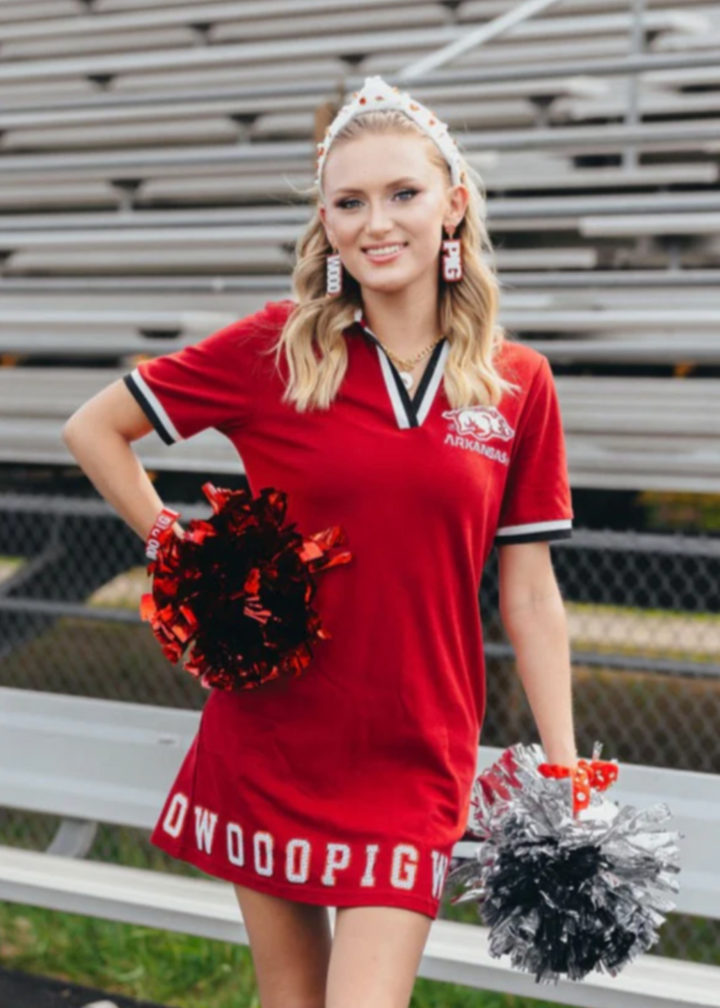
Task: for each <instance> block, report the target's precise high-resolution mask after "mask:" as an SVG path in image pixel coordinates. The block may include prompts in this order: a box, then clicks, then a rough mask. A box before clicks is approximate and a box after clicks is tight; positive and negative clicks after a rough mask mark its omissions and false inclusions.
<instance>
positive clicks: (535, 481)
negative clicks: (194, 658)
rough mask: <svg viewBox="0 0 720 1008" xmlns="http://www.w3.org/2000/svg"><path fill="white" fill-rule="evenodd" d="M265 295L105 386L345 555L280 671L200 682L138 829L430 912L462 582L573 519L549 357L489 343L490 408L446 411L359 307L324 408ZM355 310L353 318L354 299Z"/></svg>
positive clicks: (179, 848)
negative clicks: (305, 661)
mask: <svg viewBox="0 0 720 1008" xmlns="http://www.w3.org/2000/svg"><path fill="white" fill-rule="evenodd" d="M292 307H293V302H291V301H280V302H274V303H273V302H271V303H268V304H267V305H266V306H265V308H264V309H262V310H261V311H259V312H257V313H256V314H254V315H252V316H249V317H248V318H245V319H241V320H239V321H237V322H234V323H232V324H231V325H229V326H227V327H226V328H224V329H221V330H219V331H218V332H215V333H213V334H212V335H210V336H208V337H207V338H206V339H204V340H202V341H200V342H199V343H197V344H195V345H194V346H189V347H187V348H185V349H182V350H180V351H178V352H176V353H171V354H168V355H166V356H164V357H159V358H157V359H155V360H151V361H145V362H143V363H141V364H139V366H138V367H137V368H136V369H135V370H134V371H132V373H128V374H127V375H126V376H125V379H124V380H125V382H126V384H127V386H128V388H129V389H130V391H131V392H132V394H133V395H134V396H135V398H136V399H137V401H138V402H139V403H140V405H141V406H142V408H143V409H144V411H145V412H146V414H147V416H148V417H149V418H150V419H151V420H152V422H153V425H154V427H155V429H156V430H157V432H158V434H159V435H160V437H161V438H162V439H163V441H165V443H166V444H173V443H175V442H177V441H180V440H183V439H186V438H189V437H191V436H192V435H194V434H196V433H197V432H199V431H201V430H203V429H205V428H209V427H213V428H216V429H217V430H219V431H221V432H222V433H223V434H225V435H226V436H227V437H228V438H229V439H230V440H231V441H232V443H233V445H234V446H235V447H236V449H237V451H238V453H239V455H240V456H241V458H242V462H243V464H244V467H245V471H246V475H247V478H248V481H249V484H250V489H251V490H252V492H253V494H257V493H258V492H259V491H260V490H261V489H262V488H263V487H266V486H272V487H275V488H277V489H280V490H283V491H285V492H286V493H287V494H288V512H287V519H288V521H295V522H297V527H298V529H299V530H300V531H301V532H303V533H312V532H316V531H320V530H321V529H324V528H327V527H328V526H330V525H337V524H339V525H342V526H343V527H344V529H345V531H346V533H347V537H348V547H349V548H350V549H351V550H352V553H353V559H352V561H351V562H350V563H348V564H344V565H340V566H339V567H336V568H333V569H331V570H328V571H326V572H324V573H322V574H319V575H318V576H317V582H316V583H317V594H316V596H315V600H314V606H315V608H316V609H317V611H318V612H319V614H320V616H321V618H322V620H323V624H324V625H325V626H326V627H327V629H328V630H329V632H330V633H331V634H332V639H331V640H326V641H319V642H318V643H317V644H316V646H315V649H314V656H313V658H312V661H311V663H310V665H309V666H308V668H307V669H306V670H305V672H304V673H303V674H302V675H301V676H299V677H298V678H297V679H291V680H273V681H271V682H268V683H265V684H264V685H262V686H260V687H259V688H257V689H253V690H243V691H240V692H235V693H229V692H224V691H221V690H212V691H210V693H209V695H208V697H207V701H206V703H205V706H204V709H203V713H202V717H201V723H200V728H199V731H198V734H197V736H196V738H195V739H194V741H193V744H192V746H191V747H190V749H189V751H188V753H187V755H186V757H185V760H184V762H183V764H182V767H181V769H180V771H179V773H178V775H177V779H176V781H175V783H174V785H173V787H172V789H171V791H170V793H169V794H168V797H167V800H166V802H165V805H164V807H163V809H162V813H161V815H160V817H159V819H158V822H157V825H156V826H155V829H154V830H153V833H152V836H151V841H152V843H154V844H155V845H156V846H157V847H159V848H162V849H163V850H165V851H167V852H168V853H169V854H171V855H172V856H173V857H176V858H180V859H182V860H184V861H187V862H190V863H192V864H194V865H196V866H197V867H198V868H200V869H202V870H203V871H204V872H206V873H207V874H209V875H213V876H216V877H218V878H221V879H226V880H228V881H230V882H236V883H238V884H240V885H244V886H249V887H250V888H252V889H257V890H261V891H263V892H268V893H272V894H274V895H276V896H281V897H285V898H289V899H294V900H297V901H301V902H307V903H318V904H325V905H330V906H336V907H337V906H360V905H385V906H398V907H405V908H407V909H410V910H415V911H419V912H421V913H424V914H426V915H428V916H430V917H431V918H434V917H436V916H437V913H438V910H439V902H440V898H441V895H442V890H443V884H444V881H445V877H446V873H447V870H448V868H449V863H450V857H451V852H452V849H453V845H454V844H455V843H456V841H457V840H459V839H460V837H461V836H462V835H463V833H464V831H465V827H466V822H467V814H468V808H469V800H470V792H471V787H472V783H473V780H474V777H475V769H476V759H477V746H478V742H479V733H480V728H481V725H482V721H483V716H484V711H485V682H484V675H485V667H484V657H483V646H482V628H481V621H480V612H479V606H478V593H479V587H480V579H481V574H482V570H483V566H484V564H485V561H486V560H487V557H488V555H489V553H490V550H491V549H492V547H493V545H494V544H498V545H502V544H504V543H518V542H528V541H532V540H537V539H546V540H551V539H561V538H566V537H568V536H570V535H571V527H572V518H573V511H572V507H571V496H570V489H569V485H568V476H567V468H566V457H565V445H564V438H563V431H562V426H561V417H560V411H559V405H558V400H557V395H556V390H555V386H554V383H553V379H552V373H551V370H550V367H549V364H548V361H547V358H545V357H544V356H542V355H541V354H540V353H538V352H537V351H535V350H533V349H532V348H530V347H528V346H524V345H522V344H518V343H513V342H508V343H506V345H505V346H504V348H503V349H502V350H501V351H500V353H499V354H498V357H497V362H496V366H497V367H498V369H499V370H500V372H501V373H502V374H503V375H504V376H505V377H508V378H509V379H510V380H511V381H514V382H516V383H517V384H518V385H519V386H520V391H519V393H518V394H517V395H516V396H511V395H508V394H505V395H504V396H503V399H502V401H501V403H500V404H499V406H498V407H497V408H495V407H483V406H477V407H471V408H464V409H452V408H451V406H450V405H449V403H448V401H447V399H446V397H445V393H444V389H443V385H442V376H443V369H444V366H445V361H446V360H447V356H448V352H449V343H448V341H447V340H443V341H441V342H440V343H439V344H438V345H437V346H436V347H435V349H434V351H433V353H432V357H431V358H430V360H429V363H428V366H427V367H426V370H425V372H424V374H423V376H422V379H421V382H420V385H419V387H418V389H417V391H416V393H415V395H414V396H413V398H412V400H411V399H410V397H409V395H408V393H407V390H406V389H405V386H404V385H403V383H402V380H401V379H400V376H399V374H398V373H397V371H396V370H395V368H394V366H393V365H392V364H391V362H390V359H389V358H388V357H387V355H386V354H385V351H384V350H383V349H382V348H381V346H380V344H379V342H378V341H377V339H376V338H375V336H374V335H373V334H372V333H371V332H370V331H369V330H368V329H367V328H366V327H365V326H364V323H363V321H362V319H361V318H358V320H357V321H356V322H355V324H353V325H352V326H351V327H350V328H348V329H347V330H346V331H345V339H346V344H347V349H348V354H349V363H348V370H347V373H346V375H345V377H344V379H343V382H342V385H341V387H340V391H339V394H338V396H337V398H336V399H335V401H334V402H333V404H332V405H331V407H330V408H329V410H315V411H312V412H306V413H298V412H297V411H296V410H295V407H294V406H293V405H292V404H288V403H283V402H282V401H281V396H282V392H283V388H284V381H283V380H284V376H285V374H286V372H285V364H284V361H283V362H282V365H281V373H280V374H278V372H277V371H276V369H275V364H274V358H273V356H272V354H270V355H265V354H263V353H261V351H262V350H263V348H266V347H269V346H270V344H271V343H273V342H274V340H275V338H276V336H277V334H278V333H279V331H280V330H281V327H282V325H283V323H284V321H285V319H286V318H287V316H288V314H289V312H290V311H291V310H292ZM358 316H359V313H358Z"/></svg>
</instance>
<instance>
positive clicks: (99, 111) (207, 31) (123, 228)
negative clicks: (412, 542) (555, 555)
mask: <svg viewBox="0 0 720 1008" xmlns="http://www.w3.org/2000/svg"><path fill="white" fill-rule="evenodd" d="M513 6H514V4H513V2H512V0H464V2H461V3H458V4H452V5H450V4H442V3H434V2H421V3H419V4H414V3H412V2H411V0H396V2H387V0H369V2H368V3H367V4H365V5H364V6H363V10H362V11H359V10H356V9H355V8H353V7H352V6H351V5H350V4H349V3H347V2H346V0H297V2H295V0H293V2H289V0H264V2H263V3H259V2H257V0H252V2H243V3H240V2H236V3H231V2H228V3H214V4H213V3H203V2H201V0H197V2H192V3H180V2H177V0H172V2H171V0H168V2H152V3H141V2H139V0H96V2H95V3H94V4H93V5H92V8H88V6H87V5H86V4H84V3H81V2H80V0H77V2H70V0H64V2H63V3H57V4H48V3H45V2H40V0H27V2H26V3H25V4H23V5H22V7H21V6H19V4H18V3H16V2H5V3H0V25H1V26H2V32H3V35H2V37H3V52H4V54H5V56H6V59H5V60H4V61H3V63H2V64H0V109H1V111H0V131H1V132H0V248H2V250H3V255H2V259H1V260H0V270H1V272H0V360H1V361H2V363H3V364H4V367H2V368H0V389H1V390H2V395H3V397H4V401H3V405H2V406H0V434H2V437H1V438H0V441H1V442H2V449H1V451H2V453H3V454H2V458H0V462H3V461H4V462H14V461H22V460H23V458H25V460H26V461H28V462H30V461H42V462H43V464H48V463H49V464H58V465H59V464H63V465H65V464H66V463H67V456H66V452H65V447H64V445H62V444H60V443H59V441H57V442H56V443H53V438H56V439H57V438H58V433H59V425H60V424H61V422H62V419H63V416H65V417H66V416H67V415H69V413H70V412H72V410H73V409H74V408H75V405H79V402H80V401H82V397H83V395H84V394H85V392H86V391H87V390H88V389H94V390H97V389H98V388H99V387H101V385H102V383H103V381H109V380H112V379H113V377H115V376H117V375H118V374H121V373H123V371H124V370H127V368H128V367H129V366H130V365H131V364H132V362H133V360H134V359H136V357H137V355H143V354H155V353H162V352H167V351H168V350H170V349H172V348H175V347H177V346H180V345H183V343H185V342H188V341H194V340H196V339H199V338H201V337H202V336H203V335H205V334H207V333H208V332H210V331H212V330H213V329H214V328H218V327H219V326H220V325H221V324H223V322H221V321H220V320H221V319H222V320H223V321H224V320H228V321H229V320H230V319H231V318H233V317H238V316H239V315H242V314H245V313H247V312H248V311H250V310H251V309H252V308H254V307H257V306H258V305H259V304H262V303H264V301H265V300H267V299H268V298H269V297H274V296H277V297H281V296H286V295H287V294H288V293H290V291H289V273H290V270H291V268H292V262H293V249H294V245H295V241H296V239H297V237H298V235H299V233H300V229H301V228H302V226H303V223H304V221H305V220H307V216H308V213H309V209H308V207H307V205H306V203H305V199H304V197H303V194H302V191H303V189H304V188H306V187H307V186H308V185H309V183H310V182H311V178H312V172H311V163H312V153H313V145H314V142H315V140H314V135H313V134H314V131H315V116H316V113H317V110H318V107H319V106H320V105H322V104H323V103H328V102H330V103H335V104H337V102H338V101H339V100H340V99H341V97H342V95H343V94H344V93H347V92H348V91H350V90H351V89H352V88H354V87H356V86H357V84H358V83H360V82H361V80H362V78H363V77H364V76H365V75H366V74H368V73H373V72H382V73H384V74H386V75H388V76H389V77H390V79H392V75H393V74H396V73H398V72H399V71H400V70H401V69H402V68H403V67H406V66H407V65H408V64H410V63H412V62H414V61H415V60H416V59H418V58H419V57H421V56H424V55H427V54H428V53H431V52H433V51H435V50H437V49H438V47H441V46H442V45H444V44H445V43H447V42H451V41H453V40H456V39H458V38H460V37H462V36H463V34H464V33H467V32H468V31H471V30H474V29H475V28H476V27H477V26H479V25H483V24H486V23H488V22H489V20H490V19H492V18H494V17H498V16H500V15H502V14H505V13H507V12H508V11H510V10H511V9H512V8H513ZM718 23H719V18H718V5H717V4H715V3H711V2H694V3H691V4H685V3H682V4H680V3H672V2H669V0H656V2H652V0H648V3H647V5H646V9H645V11H644V13H643V15H642V23H641V24H640V26H639V32H638V33H636V36H633V31H632V28H633V21H632V17H631V11H630V7H629V5H628V4H627V3H625V2H624V0H583V2H579V0H567V2H565V3H562V4H556V5H555V6H554V7H551V8H550V10H549V11H548V12H547V14H546V15H545V16H541V17H536V18H533V19H530V20H527V21H525V22H524V23H521V24H518V25H517V26H516V27H515V28H514V29H512V30H510V31H508V32H506V33H505V34H504V35H502V36H500V37H499V38H497V39H494V40H493V41H492V42H490V43H488V44H486V45H484V46H482V47H481V48H479V49H470V50H469V51H467V52H465V53H463V54H461V55H460V56H458V57H457V58H456V59H454V60H453V61H452V63H451V64H449V65H448V66H446V67H444V68H442V69H440V70H439V71H434V72H431V73H428V74H426V75H425V76H423V77H420V78H419V79H418V80H417V81H412V82H408V83H409V84H411V85H412V90H414V91H415V93H417V95H418V97H419V98H420V99H421V100H423V101H425V102H426V103H428V104H429V105H430V106H431V107H433V108H435V109H436V110H437V112H438V114H439V115H441V116H442V117H443V118H445V119H447V120H448V122H449V123H450V124H451V126H452V127H453V128H454V130H455V131H456V133H457V135H458V137H459V138H460V140H461V142H462V144H463V146H464V148H465V150H466V151H467V153H468V158H469V160H470V161H471V163H473V165H474V166H475V167H476V168H477V169H478V170H479V171H480V173H481V175H482V177H483V181H484V184H485V187H486V190H487V220H488V227H489V229H490V233H491V237H492V238H493V242H494V245H495V254H494V260H493V261H494V263H495V265H496V266H497V268H498V270H499V272H500V277H501V282H502V285H503V289H504V298H503V313H502V316H501V321H502V323H503V324H504V325H505V326H506V327H507V328H508V330H509V331H510V333H511V335H513V336H515V337H516V338H520V339H524V340H527V341H528V342H532V343H533V345H535V346H536V347H537V348H538V349H539V350H541V352H543V353H545V354H546V355H547V356H548V357H549V358H550V360H551V362H552V363H553V365H556V366H557V367H558V368H560V369H561V370H562V369H563V368H570V369H571V370H572V369H573V368H575V369H576V370H577V369H590V373H589V374H588V373H587V372H586V371H584V370H583V371H582V373H578V374H572V373H569V374H567V375H563V374H560V375H559V376H558V384H559V387H561V394H562V397H563V405H564V408H565V409H566V410H567V414H568V415H567V423H568V437H569V445H570V465H571V480H572V482H573V484H574V485H576V486H581V485H582V486H594V485H596V486H602V487H616V488H620V487H625V486H627V485H629V481H630V482H631V483H633V485H637V487H638V488H644V487H648V488H649V487H659V486H661V485H662V486H665V485H671V484H673V481H675V483H676V484H677V486H678V488H681V487H682V488H686V489H687V488H689V487H691V486H692V487H697V488H699V487H700V485H701V484H702V476H701V471H700V468H699V467H696V468H693V466H694V464H695V463H694V461H693V460H696V459H699V458H702V459H703V460H705V462H704V463H703V464H706V462H707V458H710V461H712V447H711V446H710V447H709V446H708V444H707V440H706V438H705V434H704V429H703V427H702V424H701V422H700V418H699V417H698V420H697V423H694V421H692V420H691V421H689V423H688V426H687V429H685V428H683V430H682V433H677V425H674V424H673V422H671V419H670V418H667V422H666V420H664V419H661V414H662V410H660V409H659V408H658V409H656V408H655V407H654V406H652V404H653V403H654V402H655V401H656V400H655V398H653V397H657V401H658V402H659V401H661V399H662V396H664V395H666V394H667V395H670V396H675V397H676V398H677V403H676V408H677V409H678V410H684V409H685V408H686V405H688V404H689V405H692V402H693V401H694V396H697V393H698V392H699V390H700V384H699V382H700V381H705V380H707V381H709V382H710V383H711V384H710V385H709V386H708V389H709V391H708V392H707V393H703V397H700V398H701V400H702V402H703V404H704V410H705V415H706V416H707V415H709V416H710V417H711V418H712V417H713V410H714V408H715V407H714V401H713V397H712V394H711V392H712V388H713V386H712V382H713V381H714V380H715V379H713V378H707V379H705V378H703V379H699V378H697V377H695V376H693V375H692V374H690V375H689V376H687V377H685V378H682V379H681V378H680V377H679V376H678V377H676V378H674V377H673V376H672V374H673V369H675V368H677V367H678V366H682V368H683V369H684V370H683V374H687V368H688V366H690V367H692V366H703V367H705V366H709V367H713V366H716V365H717V364H718V356H719V353H718V346H720V342H719V341H718V334H717V331H716V322H715V319H716V318H717V308H718V301H720V298H718V297H717V295H716V293H715V290H716V288H715V289H713V285H712V282H711V278H712V277H713V276H714V275H715V274H717V271H718V270H719V269H720V261H719V260H720V243H719V242H718V240H717V237H716V236H717V233H718V223H720V186H719V184H718V172H719V171H720V167H719V163H718V159H717V150H718V144H719V141H718V138H719V137H720V100H718V95H720V78H718V71H717V66H718V64H719V63H720V58H719V56H720V54H719V53H718V52H717V51H716V48H717V47H715V48H714V43H713V42H712V39H713V38H714V34H713V33H714V32H715V31H716V30H717V27H718ZM637 37H639V38H640V39H641V42H642V51H638V48H637ZM634 39H635V40H634ZM708 39H709V40H710V42H709V43H708ZM628 71H636V72H637V78H636V79H637V102H636V108H635V114H634V115H632V116H631V115H629V114H626V112H627V101H626V96H627V93H628V92H627V88H628V77H627V74H628ZM713 82H716V84H717V87H715V89H713ZM694 84H697V86H698V90H693V86H694ZM661 275H662V276H663V279H662V281H661V282H660V281H659V277H660V276H661ZM613 276H616V277H617V280H616V282H613V279H612V278H613ZM602 278H604V279H602ZM599 291H600V292H601V293H600V294H599V293H598V292H599ZM660 291H666V292H667V299H666V298H665V296H664V295H663V294H661V293H659V292H660ZM629 292H631V294H630V293H629ZM623 293H624V294H625V297H624V298H623V296H622V295H623ZM608 365H614V366H616V367H622V366H627V365H630V366H631V369H634V371H633V370H631V372H630V373H628V374H626V375H625V376H623V377H619V376H611V375H609V374H605V373H602V371H601V372H600V373H597V374H593V373H592V372H593V369H594V368H599V367H605V368H606V367H607V366H608ZM658 366H660V367H665V368H666V369H669V371H668V370H666V372H665V374H666V377H663V378H659V377H652V378H646V377H645V376H644V375H643V369H644V368H647V367H655V368H657V367H658ZM646 381H647V382H651V383H652V382H655V383H656V384H655V385H651V386H650V388H649V389H646V388H645V386H644V385H643V382H646ZM613 382H615V383H618V382H619V383H620V384H613ZM588 383H592V385H593V388H595V387H597V390H598V394H597V397H594V396H591V397H587V396H585V393H584V392H582V394H581V395H580V397H579V398H578V396H576V395H575V394H574V392H573V390H574V389H575V388H576V387H577V388H578V389H581V390H584V389H585V387H586V386H587V384H588ZM663 383H664V384H663ZM666 386H667V388H666ZM604 396H605V397H607V403H608V410H604V409H602V408H601V406H600V403H601V402H602V399H603V397H604ZM625 400H630V401H634V400H637V401H638V402H640V403H648V404H649V412H648V417H650V421H649V422H650V424H651V427H652V424H657V425H658V427H657V432H656V434H655V435H653V432H652V429H648V430H647V431H641V432H638V431H637V430H635V429H633V430H630V429H628V430H627V431H625V432H624V434H623V435H621V434H620V433H619V432H618V431H617V430H615V429H614V428H613V432H612V438H611V439H610V440H609V441H608V440H607V439H605V440H603V437H604V435H603V430H604V428H603V423H604V421H605V418H606V415H607V413H608V412H609V413H611V414H612V416H613V417H616V418H617V417H619V418H621V420H622V422H625V423H626V424H628V425H630V426H632V425H633V424H634V422H635V421H634V420H633V419H632V418H631V417H630V415H629V414H628V413H627V411H626V409H625V405H624V404H625ZM673 401H675V400H673ZM587 403H590V404H592V405H587ZM650 407H652V408H650ZM64 410H65V411H66V413H65V414H64V413H63V411H64ZM593 411H594V412H593ZM689 415H691V416H697V414H696V413H691V414H689ZM589 416H592V417H595V421H596V422H595V421H593V422H592V423H591V422H590V421H589V420H588V417H589ZM210 436H211V437H212V436H213V435H212V434H211V435H210ZM621 436H622V437H624V438H625V441H623V442H622V444H623V445H625V447H624V448H622V450H620V448H618V441H617V439H618V437H621ZM634 437H637V438H640V439H641V440H640V441H638V442H637V444H635V443H634V442H633V438H634ZM647 437H651V438H654V441H653V444H654V445H661V444H665V445H667V446H668V448H667V450H663V449H660V450H655V449H654V450H653V452H652V453H650V454H651V456H652V464H651V465H650V466H649V467H648V466H645V467H644V466H642V465H638V464H636V460H635V456H634V454H633V453H634V451H635V448H636V447H637V448H638V451H639V452H640V453H642V452H644V451H645V449H646V445H645V441H643V440H642V438H647ZM671 437H672V439H674V440H672V441H671V440H670V439H671ZM678 438H680V439H681V440H682V439H683V438H684V439H685V442H684V443H685V454H684V457H685V461H682V457H683V453H682V452H680V451H678V450H676V448H677V446H678V441H677V439H678ZM148 440H149V439H148ZM638 446H639V447H638ZM139 448H140V450H141V451H146V450H148V448H147V446H145V445H140V446H139ZM213 450H214V451H216V452H217V456H214V455H212V452H211V453H210V455H208V454H207V451H208V450H207V448H206V447H205V446H204V444H203V445H202V446H201V450H200V451H199V453H198V454H195V452H196V451H197V449H194V448H193V447H192V446H190V445H181V446H177V447H176V448H174V449H173V450H172V451H169V452H168V451H167V450H166V449H165V447H164V446H161V445H157V446H154V447H153V448H152V450H151V456H152V458H153V462H154V464H156V465H157V466H158V467H159V468H160V469H162V468H165V467H167V468H175V467H177V468H181V467H182V465H183V464H188V465H190V466H192V465H193V464H195V463H193V457H195V458H196V459H198V460H199V459H200V458H201V457H202V458H203V459H205V460H207V459H208V458H210V459H211V460H212V458H215V457H217V459H218V460H219V461H217V463H216V464H218V465H221V466H222V465H226V464H228V463H227V455H226V454H223V453H226V452H227V446H226V445H224V444H223V443H222V439H219V437H218V442H217V447H216V449H213ZM708 451H710V453H711V454H710V456H707V452H708ZM611 456H612V458H613V459H614V461H612V462H609V461H608V459H610V457H611ZM716 468H717V466H716ZM704 479H705V484H706V486H708V487H709V486H710V485H714V483H713V480H714V475H713V474H712V473H711V466H709V465H707V464H706V469H705V477H704ZM633 481H634V482H633Z"/></svg>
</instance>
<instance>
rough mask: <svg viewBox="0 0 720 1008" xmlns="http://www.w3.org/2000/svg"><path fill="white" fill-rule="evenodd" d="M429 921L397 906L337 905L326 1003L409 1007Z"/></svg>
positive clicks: (330, 1006) (332, 1006)
mask: <svg viewBox="0 0 720 1008" xmlns="http://www.w3.org/2000/svg"><path fill="white" fill-rule="evenodd" d="M431 926H432V919H431V918H430V917H428V916H426V915H425V914H421V913H416V912H415V911H413V910H403V909H401V908H399V907H379V906H373V907H339V908H338V911H337V918H336V920H335V935H334V939H333V946H332V953H331V956H330V967H329V970H328V978H327V1000H326V1008H407V1006H408V1004H409V1003H410V998H411V996H412V990H413V985H414V983H415V977H416V975H417V970H418V967H419V966H420V960H421V958H422V953H423V949H424V947H425V942H426V940H427V937H428V934H429V933H430V928H431Z"/></svg>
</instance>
